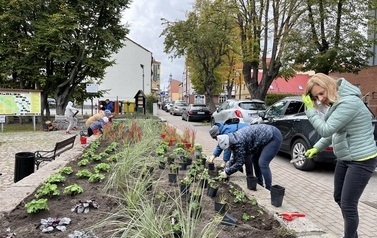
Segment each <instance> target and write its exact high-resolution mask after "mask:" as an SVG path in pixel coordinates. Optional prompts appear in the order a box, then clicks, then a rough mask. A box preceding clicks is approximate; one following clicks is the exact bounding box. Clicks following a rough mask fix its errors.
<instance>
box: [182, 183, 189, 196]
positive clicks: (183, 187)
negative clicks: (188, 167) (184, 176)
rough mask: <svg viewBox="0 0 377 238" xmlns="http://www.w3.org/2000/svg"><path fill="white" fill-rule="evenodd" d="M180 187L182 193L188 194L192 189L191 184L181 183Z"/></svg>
mask: <svg viewBox="0 0 377 238" xmlns="http://www.w3.org/2000/svg"><path fill="white" fill-rule="evenodd" d="M180 189H181V193H182V194H186V193H188V191H189V190H190V184H181V186H180Z"/></svg>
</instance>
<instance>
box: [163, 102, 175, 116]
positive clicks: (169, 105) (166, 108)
mask: <svg viewBox="0 0 377 238" xmlns="http://www.w3.org/2000/svg"><path fill="white" fill-rule="evenodd" d="M172 105H173V103H172V102H167V103H166V104H165V106H164V107H163V110H164V111H165V112H169V113H170V108H171V106H172Z"/></svg>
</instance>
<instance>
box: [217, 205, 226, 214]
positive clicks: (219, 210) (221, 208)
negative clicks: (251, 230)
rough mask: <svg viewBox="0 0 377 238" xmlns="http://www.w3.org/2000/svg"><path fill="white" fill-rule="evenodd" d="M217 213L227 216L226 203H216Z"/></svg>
mask: <svg viewBox="0 0 377 238" xmlns="http://www.w3.org/2000/svg"><path fill="white" fill-rule="evenodd" d="M215 212H217V213H219V214H225V212H226V203H220V202H215Z"/></svg>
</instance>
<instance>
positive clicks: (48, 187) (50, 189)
mask: <svg viewBox="0 0 377 238" xmlns="http://www.w3.org/2000/svg"><path fill="white" fill-rule="evenodd" d="M58 195H60V191H59V189H58V185H56V184H52V183H44V184H42V186H41V187H40V188H39V189H38V190H37V192H36V193H35V197H36V198H40V197H43V196H50V197H52V196H58Z"/></svg>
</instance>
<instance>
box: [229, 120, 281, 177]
mask: <svg viewBox="0 0 377 238" xmlns="http://www.w3.org/2000/svg"><path fill="white" fill-rule="evenodd" d="M273 128H274V126H271V125H267V124H255V125H250V126H247V127H243V128H241V129H240V130H238V131H236V132H234V133H230V134H228V135H229V149H230V150H231V151H232V152H233V159H232V160H231V161H230V165H229V167H228V168H226V169H225V173H226V174H228V175H231V174H233V173H235V172H237V171H238V170H239V169H240V168H242V166H243V165H244V164H245V158H246V157H247V156H248V155H251V154H255V153H258V152H260V151H261V150H262V149H263V148H264V147H265V146H266V145H267V144H268V143H270V141H271V140H272V139H273V137H274V134H273ZM248 157H250V156H248Z"/></svg>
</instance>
